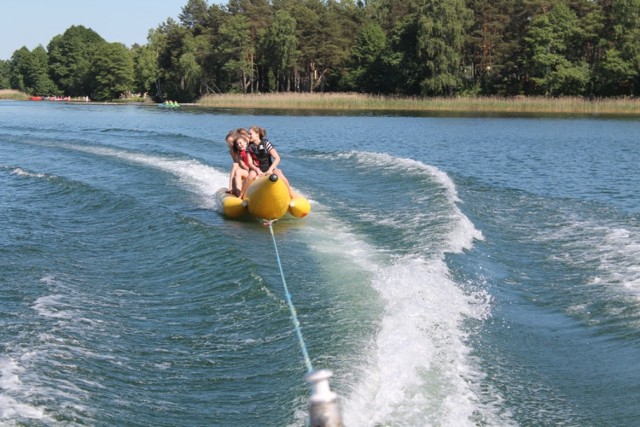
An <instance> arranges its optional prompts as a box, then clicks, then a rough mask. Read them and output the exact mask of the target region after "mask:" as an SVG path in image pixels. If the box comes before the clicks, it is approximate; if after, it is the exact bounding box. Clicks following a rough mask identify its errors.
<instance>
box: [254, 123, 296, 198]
mask: <svg viewBox="0 0 640 427" xmlns="http://www.w3.org/2000/svg"><path fill="white" fill-rule="evenodd" d="M249 151H250V152H251V153H252V156H254V161H257V164H258V166H259V168H260V171H261V173H259V174H257V175H256V176H252V174H249V177H248V178H247V179H246V180H245V187H244V188H245V189H246V188H247V187H248V186H249V184H251V183H252V182H253V180H254V179H255V178H256V177H257V176H263V175H267V176H269V175H271V174H272V173H275V174H276V175H278V178H280V179H282V182H284V183H285V184H286V185H287V188H288V190H289V196H290V197H291V198H294V197H295V193H294V192H293V191H292V190H291V186H290V185H289V180H288V179H287V178H286V177H285V176H284V174H283V173H282V171H281V170H280V169H278V164H279V163H280V155H279V154H278V152H277V151H276V149H275V147H274V146H273V144H271V142H270V141H269V140H268V139H267V131H266V130H265V129H264V128H261V127H258V126H251V127H250V128H249ZM243 196H244V194H243Z"/></svg>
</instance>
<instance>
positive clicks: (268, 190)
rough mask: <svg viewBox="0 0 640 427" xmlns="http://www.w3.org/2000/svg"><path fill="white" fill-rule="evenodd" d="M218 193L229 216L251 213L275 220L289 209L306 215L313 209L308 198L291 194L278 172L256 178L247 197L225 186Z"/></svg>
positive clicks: (221, 204) (261, 217)
mask: <svg viewBox="0 0 640 427" xmlns="http://www.w3.org/2000/svg"><path fill="white" fill-rule="evenodd" d="M216 196H217V199H218V206H220V209H221V210H222V213H223V214H224V215H225V216H226V217H229V218H240V217H242V216H244V215H247V214H249V215H251V216H254V217H256V218H259V219H264V220H268V221H271V220H275V219H280V218H282V217H283V216H284V215H285V214H286V213H287V212H288V213H290V214H291V215H293V216H294V217H296V218H304V217H305V216H307V214H308V213H309V212H310V211H311V205H310V204H309V201H308V200H307V199H306V198H304V197H302V196H297V197H294V198H291V196H289V190H288V189H287V185H286V184H285V183H284V182H282V180H281V179H279V178H278V175H276V174H272V175H270V176H262V177H260V178H257V179H256V180H255V181H253V183H251V185H250V186H249V188H248V189H247V193H246V194H245V197H244V200H243V199H240V198H238V197H236V196H234V195H233V194H228V193H227V192H226V190H225V189H224V188H221V189H220V190H218V191H217V193H216Z"/></svg>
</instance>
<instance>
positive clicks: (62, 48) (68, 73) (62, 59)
mask: <svg viewBox="0 0 640 427" xmlns="http://www.w3.org/2000/svg"><path fill="white" fill-rule="evenodd" d="M104 43H106V42H105V41H104V39H103V38H102V37H100V36H99V35H98V34H97V33H96V32H95V31H93V30H91V29H88V28H85V27H83V26H81V25H80V26H71V27H69V29H67V30H66V31H65V32H64V34H62V35H58V36H55V37H54V38H53V39H52V40H51V42H49V45H48V46H47V50H48V52H49V67H50V70H51V76H52V78H53V80H54V81H55V82H56V83H57V84H58V86H59V87H60V88H61V89H62V90H63V92H64V93H65V94H66V95H70V96H86V95H87V94H90V93H91V91H92V88H93V86H94V85H93V82H92V81H91V75H92V72H91V71H92V66H93V63H92V61H93V60H94V58H95V57H96V55H95V53H96V51H97V50H98V48H99V47H100V46H101V45H103V44H104Z"/></svg>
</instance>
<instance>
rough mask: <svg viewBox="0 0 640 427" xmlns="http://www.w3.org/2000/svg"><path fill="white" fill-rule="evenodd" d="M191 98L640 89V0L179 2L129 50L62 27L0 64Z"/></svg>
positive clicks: (100, 85) (52, 84)
mask: <svg viewBox="0 0 640 427" xmlns="http://www.w3.org/2000/svg"><path fill="white" fill-rule="evenodd" d="M2 88H7V89H17V90H21V91H24V92H27V93H29V94H32V95H45V96H46V95H65V96H72V97H73V96H90V97H91V99H94V100H109V99H115V98H118V97H120V96H122V95H123V94H129V93H141V94H142V93H146V94H148V95H149V96H151V97H153V98H155V99H158V100H162V99H173V100H177V101H180V102H191V101H194V100H197V99H198V98H200V97H201V96H203V95H205V94H212V93H268V92H361V93H370V94H379V95H397V96H418V97H426V96H451V95H485V96H490V95H499V96H515V95H538V96H539V95H543V96H553V97H556V96H569V95H570V96H589V97H614V96H637V95H638V94H639V93H640V0H342V1H338V0H229V1H228V3H227V4H226V5H220V4H208V2H207V1H206V0H188V1H187V2H186V5H185V6H183V7H182V10H181V13H180V14H179V16H178V20H177V21H176V20H174V19H171V18H169V19H167V20H166V21H165V22H163V23H161V24H159V25H158V27H157V28H155V29H151V30H149V35H148V38H147V44H146V45H142V46H140V45H134V46H132V47H131V48H128V47H126V46H125V45H123V44H122V43H117V42H116V43H113V42H107V41H105V40H104V39H103V38H102V37H101V36H100V35H99V34H97V33H96V32H94V31H93V30H91V29H89V28H85V27H84V26H81V25H78V26H72V27H70V28H68V29H67V30H66V31H65V32H64V34H61V35H57V36H55V37H54V38H53V39H52V40H51V41H50V42H49V44H48V45H47V47H46V49H45V48H44V47H43V46H38V47H36V48H35V49H33V50H31V51H30V50H28V49H27V48H26V47H23V48H21V49H19V50H16V51H15V52H14V53H13V55H12V57H11V58H10V59H9V60H6V61H0V89H2Z"/></svg>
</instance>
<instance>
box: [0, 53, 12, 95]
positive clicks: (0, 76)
mask: <svg viewBox="0 0 640 427" xmlns="http://www.w3.org/2000/svg"><path fill="white" fill-rule="evenodd" d="M10 75H11V73H10V68H9V61H3V60H1V59H0V89H9V88H10V87H11V86H10V85H9V76H10Z"/></svg>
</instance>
